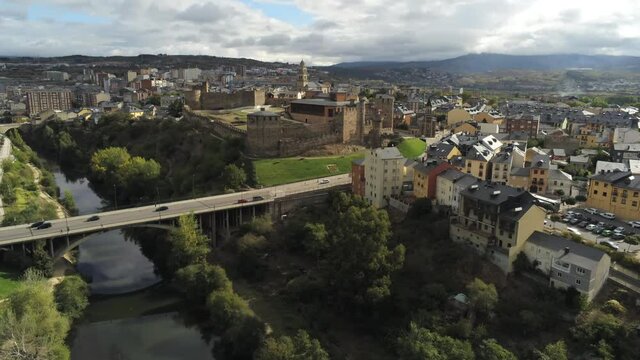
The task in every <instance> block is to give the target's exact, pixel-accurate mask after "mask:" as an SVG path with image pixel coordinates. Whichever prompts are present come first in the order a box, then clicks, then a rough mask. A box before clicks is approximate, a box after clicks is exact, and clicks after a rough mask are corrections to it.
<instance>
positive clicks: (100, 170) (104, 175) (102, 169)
mask: <svg viewBox="0 0 640 360" xmlns="http://www.w3.org/2000/svg"><path fill="white" fill-rule="evenodd" d="M130 160H131V155H129V152H128V151H127V149H125V148H122V147H108V148H106V149H102V150H98V151H96V152H95V153H94V154H93V155H92V156H91V174H92V175H93V176H94V177H95V178H96V179H98V180H100V181H102V182H111V183H122V181H121V180H119V179H117V178H116V175H117V174H118V173H119V172H120V169H122V168H123V167H124V166H125V164H126V163H128V162H129V161H130Z"/></svg>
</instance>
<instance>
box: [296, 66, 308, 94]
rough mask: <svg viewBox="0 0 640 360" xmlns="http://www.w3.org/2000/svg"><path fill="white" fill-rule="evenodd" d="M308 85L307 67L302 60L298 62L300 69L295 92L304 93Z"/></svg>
mask: <svg viewBox="0 0 640 360" xmlns="http://www.w3.org/2000/svg"><path fill="white" fill-rule="evenodd" d="M308 84H309V73H308V72H307V66H306V65H305V64H304V60H302V61H300V69H298V82H297V84H296V85H297V86H296V87H297V90H298V91H306V90H307V85H308Z"/></svg>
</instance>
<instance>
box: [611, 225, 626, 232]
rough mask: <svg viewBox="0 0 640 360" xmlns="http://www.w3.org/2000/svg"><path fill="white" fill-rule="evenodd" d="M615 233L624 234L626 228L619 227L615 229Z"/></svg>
mask: <svg viewBox="0 0 640 360" xmlns="http://www.w3.org/2000/svg"><path fill="white" fill-rule="evenodd" d="M613 232H617V233H623V232H624V228H623V227H622V226H618V227H617V228H615V229H613Z"/></svg>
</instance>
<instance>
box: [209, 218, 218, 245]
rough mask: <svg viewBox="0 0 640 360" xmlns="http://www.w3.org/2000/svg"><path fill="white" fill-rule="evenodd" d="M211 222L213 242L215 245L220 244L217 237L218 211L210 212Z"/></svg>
mask: <svg viewBox="0 0 640 360" xmlns="http://www.w3.org/2000/svg"><path fill="white" fill-rule="evenodd" d="M209 222H210V224H211V242H212V243H213V246H214V247H216V246H218V242H217V238H216V213H215V212H212V213H210V214H209Z"/></svg>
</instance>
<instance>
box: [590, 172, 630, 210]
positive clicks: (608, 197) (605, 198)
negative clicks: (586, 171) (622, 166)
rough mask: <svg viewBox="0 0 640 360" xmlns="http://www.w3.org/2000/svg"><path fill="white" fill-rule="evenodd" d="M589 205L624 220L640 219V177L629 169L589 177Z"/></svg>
mask: <svg viewBox="0 0 640 360" xmlns="http://www.w3.org/2000/svg"><path fill="white" fill-rule="evenodd" d="M587 205H588V206H590V207H594V208H597V209H600V210H603V211H605V212H610V213H614V214H615V215H616V216H618V217H620V218H622V219H624V220H640V206H639V205H640V178H639V177H637V176H634V175H633V174H631V172H629V171H611V172H605V173H601V174H597V175H594V176H592V177H591V179H589V186H588V190H587Z"/></svg>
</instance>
